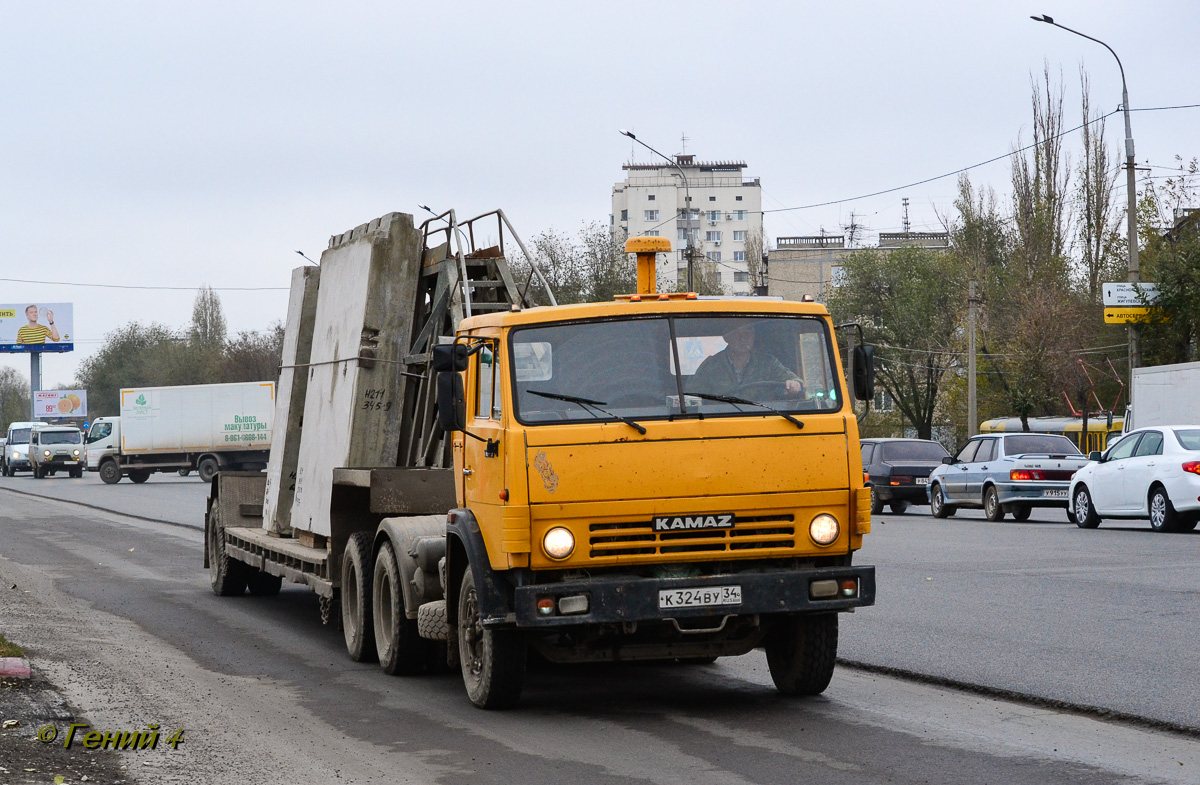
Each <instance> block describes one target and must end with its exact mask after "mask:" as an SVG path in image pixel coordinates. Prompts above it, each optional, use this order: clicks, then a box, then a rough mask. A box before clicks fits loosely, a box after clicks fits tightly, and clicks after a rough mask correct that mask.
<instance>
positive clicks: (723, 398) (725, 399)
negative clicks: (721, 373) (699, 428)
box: [688, 392, 804, 428]
mask: <svg viewBox="0 0 1200 785" xmlns="http://www.w3.org/2000/svg"><path fill="white" fill-rule="evenodd" d="M688 395H694V396H696V397H697V398H702V399H704V400H706V401H719V402H720V403H732V404H742V405H744V406H758V407H759V408H762V409H766V410H768V411H772V412H775V413H776V414H778V415H779V416H780V417H782V418H783V419H785V420H787V421H788V422H790V423H794V424H795V426H796V427H797V428H803V427H804V423H802V422H800V421H799V420H797V419H796V418H795V417H793V416H792V415H790V414H788V413H787V412H781V411H779V410H778V409H776V408H775V407H774V406H767V405H766V404H765V403H759V402H758V401H749V400H746V399H745V398H737V397H734V396H732V395H712V394H711V393H698V392H693V393H688Z"/></svg>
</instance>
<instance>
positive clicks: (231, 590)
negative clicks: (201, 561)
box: [208, 505, 249, 597]
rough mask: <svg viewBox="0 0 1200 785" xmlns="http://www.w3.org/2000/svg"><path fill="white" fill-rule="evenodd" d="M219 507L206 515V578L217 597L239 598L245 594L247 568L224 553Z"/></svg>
mask: <svg viewBox="0 0 1200 785" xmlns="http://www.w3.org/2000/svg"><path fill="white" fill-rule="evenodd" d="M219 510H220V506H219V505H213V508H212V509H211V510H209V513H208V578H209V581H210V582H211V583H212V590H213V594H215V595H217V596H218V597H240V596H242V595H243V594H245V593H246V579H247V577H248V575H249V568H248V567H247V566H246V565H245V564H242V563H241V562H240V561H238V560H237V559H232V558H230V556H229V554H228V553H226V552H225V528H224V527H223V526H222V525H221V518H220V514H219V512H218V511H219Z"/></svg>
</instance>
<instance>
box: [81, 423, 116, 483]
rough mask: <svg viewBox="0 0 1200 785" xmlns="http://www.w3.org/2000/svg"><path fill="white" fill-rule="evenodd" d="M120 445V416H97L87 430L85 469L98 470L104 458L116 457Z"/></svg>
mask: <svg viewBox="0 0 1200 785" xmlns="http://www.w3.org/2000/svg"><path fill="white" fill-rule="evenodd" d="M120 447H121V418H120V417H97V418H96V419H95V420H93V421H92V426H91V428H89V429H88V432H87V461H86V464H87V470H88V471H89V472H98V471H100V464H102V463H103V462H104V459H105V458H113V459H114V460H115V459H116V457H117V455H118V453H119V452H120Z"/></svg>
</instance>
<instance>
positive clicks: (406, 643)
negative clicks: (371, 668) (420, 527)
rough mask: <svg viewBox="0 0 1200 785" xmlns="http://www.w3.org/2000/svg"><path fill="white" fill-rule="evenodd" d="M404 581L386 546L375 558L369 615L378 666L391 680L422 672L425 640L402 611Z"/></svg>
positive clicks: (392, 552) (415, 625) (415, 621)
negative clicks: (373, 626) (373, 628)
mask: <svg viewBox="0 0 1200 785" xmlns="http://www.w3.org/2000/svg"><path fill="white" fill-rule="evenodd" d="M403 580H404V579H403V577H402V576H401V575H400V567H399V565H397V564H396V553H395V551H393V550H392V545H391V543H387V542H385V543H384V544H383V546H382V547H381V548H380V549H379V553H378V554H377V555H376V556H375V574H374V577H373V578H372V581H371V584H372V589H371V613H372V619H373V620H374V622H375V651H377V652H378V653H379V665H380V667H382V668H383V669H384V671H386V672H387V673H389V674H391V675H392V676H411V675H413V674H416V673H420V672H421V671H422V670H424V668H425V660H426V654H427V652H426V649H427V648H428V646H427V644H426V642H425V640H424V639H423V638H422V637H421V635H420V633H419V631H418V629H417V620H416V619H410V618H408V615H407V614H406V613H405V611H404V591H403V588H402V586H401V581H403Z"/></svg>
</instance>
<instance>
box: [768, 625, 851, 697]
mask: <svg viewBox="0 0 1200 785" xmlns="http://www.w3.org/2000/svg"><path fill="white" fill-rule="evenodd" d="M837 644H838V619H837V614H836V613H825V614H821V615H819V616H793V617H791V618H788V619H784V620H781V621H780V622H779V623H778V626H777V627H776V628H775V629H774V630H772V631H771V633H770V634H769V635H768V636H767V642H766V649H767V665H768V667H770V669H771V679H772V680H773V681H774V682H775V687H776V689H778V690H779V691H780V692H782V693H783V694H784V695H819V694H820V693H822V692H824V691H825V688H826V687H828V686H829V680H830V679H832V678H833V667H834V664H835V663H836V661H837Z"/></svg>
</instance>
